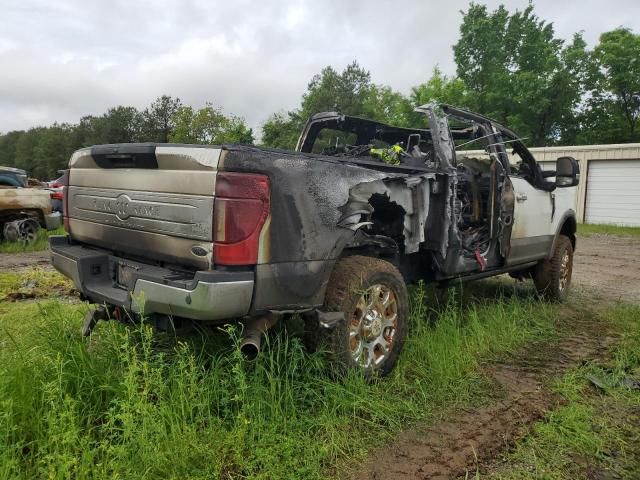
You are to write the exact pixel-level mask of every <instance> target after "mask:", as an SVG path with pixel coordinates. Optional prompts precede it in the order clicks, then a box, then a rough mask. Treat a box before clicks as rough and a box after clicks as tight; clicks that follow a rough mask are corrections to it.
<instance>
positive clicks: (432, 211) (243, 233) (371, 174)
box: [50, 105, 578, 375]
mask: <svg viewBox="0 0 640 480" xmlns="http://www.w3.org/2000/svg"><path fill="white" fill-rule="evenodd" d="M417 111H418V112H420V113H422V114H424V115H425V117H426V119H427V121H428V128H425V129H407V128H399V127H394V126H389V125H385V124H382V123H380V122H374V121H371V120H366V119H360V118H355V117H350V116H346V115H341V114H339V113H331V112H329V113H321V114H317V115H314V116H313V117H312V118H311V119H310V120H309V122H308V123H307V125H306V126H305V128H304V130H303V132H302V135H301V136H300V140H299V142H298V145H297V148H296V150H295V151H282V150H273V149H268V148H260V147H255V146H244V145H222V146H194V145H165V144H120V145H101V146H95V147H91V148H85V149H82V150H79V151H77V152H75V153H74V154H73V156H72V157H71V160H70V163H69V170H68V174H67V176H66V179H65V185H66V187H65V198H66V201H65V214H64V221H65V226H66V228H67V229H68V232H69V236H68V237H52V238H51V239H50V247H51V254H52V262H53V265H54V266H55V267H56V268H57V269H58V270H59V271H60V272H62V273H64V274H65V275H67V276H68V277H70V278H72V279H73V281H74V283H75V284H76V286H77V288H78V289H79V290H80V291H81V292H82V294H83V295H84V298H86V299H87V300H89V301H91V302H93V303H96V304H99V305H103V307H102V308H99V309H97V310H96V311H95V313H93V314H90V315H88V316H87V319H86V321H85V327H84V332H85V334H89V333H90V331H91V329H92V328H93V326H94V325H95V322H96V321H97V320H99V319H101V318H107V317H108V318H116V319H117V318H125V317H126V314H127V313H128V314H133V315H139V314H144V315H145V316H146V317H147V318H148V319H149V320H150V321H152V322H153V323H154V324H156V325H158V326H161V325H164V324H166V323H167V321H168V319H171V320H172V321H173V322H178V321H181V320H184V319H188V320H190V321H196V322H209V323H222V322H230V321H234V319H238V320H239V321H242V322H243V323H244V325H245V327H244V340H243V344H242V349H243V351H244V352H245V353H247V354H249V355H251V354H256V353H257V351H258V350H259V347H260V333H261V332H262V331H264V330H265V329H266V328H269V327H270V326H271V325H272V324H273V323H275V322H276V321H277V319H278V318H280V316H282V315H287V314H291V313H294V312H298V313H301V314H302V315H303V317H304V319H305V322H306V328H307V331H308V337H309V338H312V339H314V340H319V341H321V342H323V343H324V344H325V346H326V348H328V349H329V352H330V355H331V357H332V359H333V360H334V361H335V362H336V364H337V365H342V366H345V367H349V368H359V369H362V370H363V371H364V372H365V373H366V374H367V375H374V374H375V375H384V374H386V373H388V372H389V371H390V370H391V369H392V367H393V366H394V364H395V362H396V359H397V358H398V355H399V354H400V351H401V349H402V345H403V343H404V340H405V338H406V335H407V333H408V331H409V325H408V312H409V304H408V302H409V299H408V295H407V288H406V284H407V283H409V282H414V281H416V280H420V279H422V280H425V281H427V282H437V283H440V284H446V283H448V282H451V281H460V280H474V279H479V278H484V277H489V276H492V275H499V274H502V273H507V272H508V273H510V274H511V275H513V276H516V277H522V278H529V277H531V278H533V280H534V283H535V285H536V287H537V288H538V290H539V291H540V292H541V293H542V294H544V295H546V296H547V297H549V298H552V299H563V298H564V297H565V296H566V295H567V292H568V290H569V286H570V283H571V271H572V261H573V252H574V249H575V246H576V218H575V211H574V210H575V208H574V205H573V204H574V194H575V190H574V189H575V186H576V185H577V184H578V166H577V162H576V161H575V160H574V159H573V158H569V157H563V158H559V159H558V161H557V169H556V172H555V173H554V174H553V175H554V176H553V177H549V176H547V175H543V173H542V170H541V168H540V166H539V165H538V164H537V163H536V161H535V159H534V158H533V156H532V155H531V153H530V152H529V150H528V149H527V148H526V147H525V145H524V144H523V143H522V141H521V140H520V139H518V137H517V136H516V135H515V133H513V132H512V131H511V130H509V129H507V128H506V127H503V126H501V125H499V124H498V123H496V122H494V121H492V120H490V119H488V118H486V117H484V116H482V115H478V114H475V113H471V112H468V111H465V110H461V109H458V108H454V107H451V106H446V105H442V106H437V105H425V106H422V107H420V108H418V109H417ZM465 147H466V148H469V147H473V148H483V149H484V151H485V152H486V154H485V155H481V156H475V157H472V156H467V155H465V151H464V148H465ZM508 150H512V155H513V156H515V157H516V158H515V159H516V160H519V164H518V165H517V167H516V166H515V165H512V164H511V163H510V161H509V153H508Z"/></svg>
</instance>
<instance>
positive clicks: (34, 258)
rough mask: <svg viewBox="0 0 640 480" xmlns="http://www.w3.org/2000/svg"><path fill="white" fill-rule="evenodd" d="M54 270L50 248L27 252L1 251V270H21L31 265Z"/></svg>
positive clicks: (4, 271) (3, 271)
mask: <svg viewBox="0 0 640 480" xmlns="http://www.w3.org/2000/svg"><path fill="white" fill-rule="evenodd" d="M35 266H37V267H40V268H43V269H46V270H53V267H52V266H51V257H50V254H49V251H48V250H43V251H41V252H25V253H0V272H2V273H6V272H20V271H22V270H25V269H27V268H30V267H35Z"/></svg>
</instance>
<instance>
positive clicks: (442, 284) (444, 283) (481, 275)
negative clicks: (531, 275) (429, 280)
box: [438, 261, 538, 287]
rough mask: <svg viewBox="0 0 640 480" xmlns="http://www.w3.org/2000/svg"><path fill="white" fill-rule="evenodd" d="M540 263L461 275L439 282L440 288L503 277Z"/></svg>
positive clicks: (522, 264)
mask: <svg viewBox="0 0 640 480" xmlns="http://www.w3.org/2000/svg"><path fill="white" fill-rule="evenodd" d="M537 263H538V262H537V261H535V262H528V263H521V264H518V265H511V266H509V267H505V268H495V269H493V270H485V271H484V272H478V273H471V274H469V275H460V276H456V277H450V278H446V279H443V280H438V286H440V287H446V286H448V285H449V284H451V283H452V282H460V283H462V282H470V281H472V280H480V279H482V278H487V277H493V276H495V275H502V274H503V273H509V272H515V271H518V270H526V269H527V268H531V267H533V266H535V265H536V264H537Z"/></svg>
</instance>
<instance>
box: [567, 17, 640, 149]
mask: <svg viewBox="0 0 640 480" xmlns="http://www.w3.org/2000/svg"><path fill="white" fill-rule="evenodd" d="M593 57H594V65H593V69H592V72H591V82H590V89H591V90H590V96H589V99H588V101H587V105H586V108H585V111H584V113H583V115H582V120H583V128H582V132H581V134H580V135H579V138H580V139H581V140H582V141H584V142H587V143H591V142H597V143H623V142H634V141H640V129H639V128H638V118H639V117H640V35H636V34H634V33H632V32H631V31H630V30H628V29H625V28H618V29H616V30H612V31H610V32H606V33H603V34H602V35H601V36H600V41H599V43H598V45H597V46H596V48H595V50H594V52H593Z"/></svg>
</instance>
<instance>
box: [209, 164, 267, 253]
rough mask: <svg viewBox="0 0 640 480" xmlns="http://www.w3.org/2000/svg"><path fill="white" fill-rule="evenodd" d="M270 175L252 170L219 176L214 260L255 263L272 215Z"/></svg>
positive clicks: (215, 206) (221, 173)
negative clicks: (263, 231)
mask: <svg viewBox="0 0 640 480" xmlns="http://www.w3.org/2000/svg"><path fill="white" fill-rule="evenodd" d="M269 196H270V188H269V178H268V177H267V176H265V175H258V174H253V173H232V172H220V173H218V175H217V176H216V191H215V204H214V213H213V242H214V246H213V262H214V263H215V264H217V265H255V264H256V263H257V262H258V249H259V248H260V232H261V231H262V227H263V225H264V223H265V221H266V219H267V217H268V216H269V207H270V205H269Z"/></svg>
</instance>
